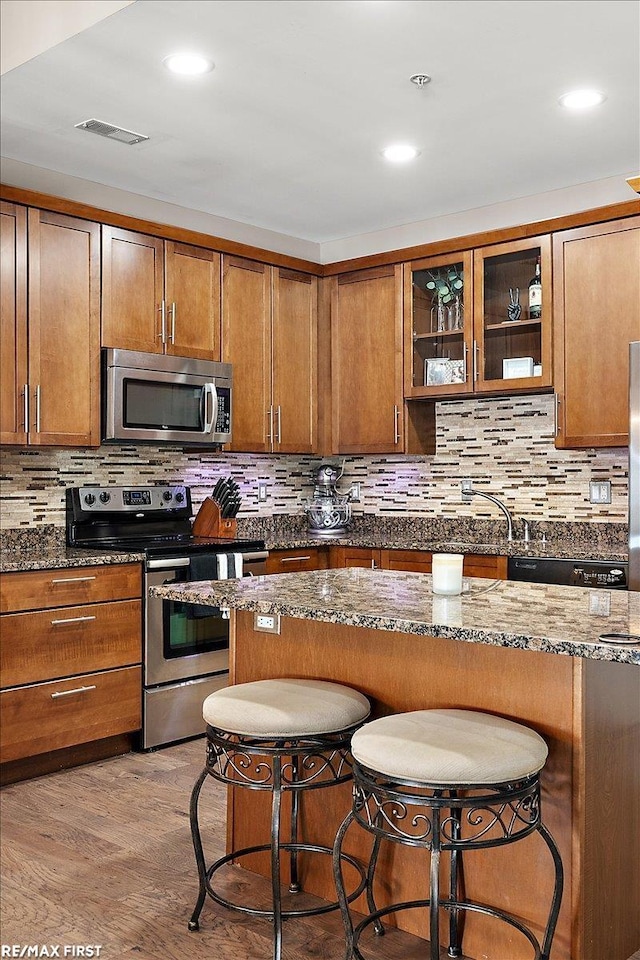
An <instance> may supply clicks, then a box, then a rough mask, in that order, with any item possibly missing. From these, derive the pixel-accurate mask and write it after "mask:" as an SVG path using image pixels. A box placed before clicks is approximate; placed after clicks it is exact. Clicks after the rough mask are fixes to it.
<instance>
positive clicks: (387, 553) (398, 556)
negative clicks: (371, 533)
mask: <svg viewBox="0 0 640 960" xmlns="http://www.w3.org/2000/svg"><path fill="white" fill-rule="evenodd" d="M382 567H383V569H385V570H408V571H412V572H413V573H431V554H430V553H429V552H428V551H426V550H383V551H382Z"/></svg>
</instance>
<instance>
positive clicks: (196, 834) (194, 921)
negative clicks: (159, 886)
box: [187, 767, 207, 930]
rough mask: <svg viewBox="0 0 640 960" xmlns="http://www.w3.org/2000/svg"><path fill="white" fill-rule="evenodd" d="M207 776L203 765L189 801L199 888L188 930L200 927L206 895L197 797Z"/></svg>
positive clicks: (205, 875)
mask: <svg viewBox="0 0 640 960" xmlns="http://www.w3.org/2000/svg"><path fill="white" fill-rule="evenodd" d="M206 778H207V768H206V767H205V768H204V769H203V771H202V773H201V774H200V776H199V777H198V779H197V780H196V782H195V784H194V787H193V790H192V791H191V802H190V804H189V822H190V824H191V839H192V840H193V849H194V853H195V855H196V865H197V867H198V879H199V882H200V890H199V893H198V901H197V903H196V905H195V908H194V910H193V913H192V914H191V919H190V920H189V923H188V925H187V926H188V928H189V930H198V929H199V928H200V922H199V918H200V913H201V911H202V907H203V906H204V901H205V898H206V896H207V868H206V864H205V861H204V850H203V848H202V839H201V837H200V827H199V826H198V799H199V797H200V791H201V790H202V784H203V783H204V781H205V780H206Z"/></svg>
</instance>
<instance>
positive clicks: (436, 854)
mask: <svg viewBox="0 0 640 960" xmlns="http://www.w3.org/2000/svg"><path fill="white" fill-rule="evenodd" d="M429 940H430V943H431V950H430V953H431V960H440V811H439V810H438V809H437V808H435V809H434V810H433V846H432V848H431V868H430V877H429Z"/></svg>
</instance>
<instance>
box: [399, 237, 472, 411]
mask: <svg viewBox="0 0 640 960" xmlns="http://www.w3.org/2000/svg"><path fill="white" fill-rule="evenodd" d="M472 263H473V261H472V254H471V252H470V251H468V252H466V253H460V254H456V255H455V256H453V257H452V256H448V257H433V258H430V259H427V260H416V261H414V262H413V263H407V264H405V275H404V287H405V289H404V304H405V395H406V396H407V397H424V396H431V395H437V394H442V393H446V394H447V395H456V394H460V393H469V392H470V391H471V390H473V376H472V369H471V366H470V356H471V352H470V351H471V348H472V344H473V333H472V329H473V324H472V311H473V296H472V284H473V267H472ZM408 320H409V322H407V321H408Z"/></svg>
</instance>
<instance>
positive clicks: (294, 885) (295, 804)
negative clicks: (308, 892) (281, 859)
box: [289, 756, 300, 893]
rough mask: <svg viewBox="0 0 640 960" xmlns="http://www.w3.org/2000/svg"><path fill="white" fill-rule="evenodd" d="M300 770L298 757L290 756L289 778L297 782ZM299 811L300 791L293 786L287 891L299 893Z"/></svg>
mask: <svg viewBox="0 0 640 960" xmlns="http://www.w3.org/2000/svg"><path fill="white" fill-rule="evenodd" d="M299 772H300V757H297V756H295V757H291V779H292V780H293V781H294V782H297V780H298V775H299ZM299 812H300V791H299V790H296V789H295V787H294V788H293V790H292V791H291V844H292V847H293V849H292V850H291V853H290V855H289V862H290V867H289V869H290V883H289V893H300V881H299V879H298V851H297V849H296V846H295V845H296V844H297V842H298V814H299Z"/></svg>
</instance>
